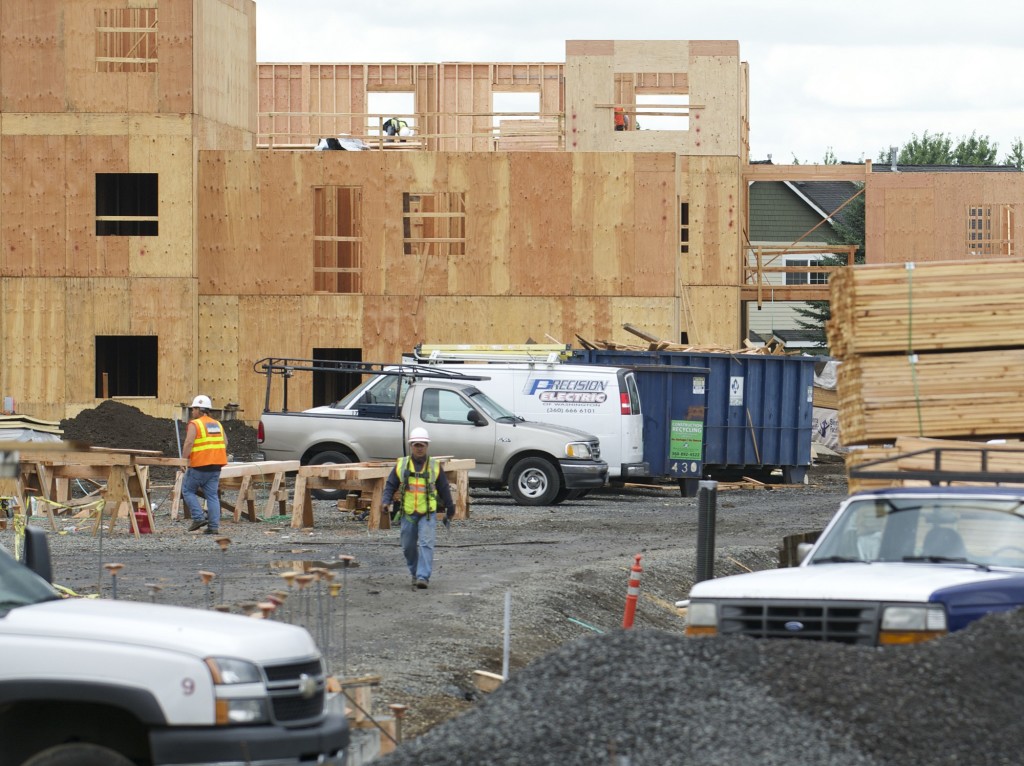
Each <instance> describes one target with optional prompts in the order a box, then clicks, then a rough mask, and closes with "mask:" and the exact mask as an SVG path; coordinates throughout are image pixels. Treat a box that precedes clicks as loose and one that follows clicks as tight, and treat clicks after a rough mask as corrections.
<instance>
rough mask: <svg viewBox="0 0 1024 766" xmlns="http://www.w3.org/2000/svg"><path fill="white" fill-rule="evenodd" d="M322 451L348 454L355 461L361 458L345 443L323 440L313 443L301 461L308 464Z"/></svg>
mask: <svg viewBox="0 0 1024 766" xmlns="http://www.w3.org/2000/svg"><path fill="white" fill-rule="evenodd" d="M321 452H340V453H342V454H343V455H347V456H348V457H349V459H351V460H352V462H353V463H358V462H359V458H358V457H357V456H356V453H355V452H353V451H352V450H351V449H350V448H349V447H346V446H345V445H344V444H333V443H331V442H321V443H320V444H315V445H313V446H312V447H310V448H309V449H308V450H306V452H305V454H303V456H302V459H301V460H300V461H299V462H300V463H302V465H308V464H309V461H310V460H312V459H313V458H314V457H315V456H316V455H319V454H320V453H321Z"/></svg>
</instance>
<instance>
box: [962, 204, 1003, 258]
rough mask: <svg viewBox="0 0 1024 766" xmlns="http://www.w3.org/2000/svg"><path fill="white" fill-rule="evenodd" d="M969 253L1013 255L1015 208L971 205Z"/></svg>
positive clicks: (968, 230) (968, 234)
mask: <svg viewBox="0 0 1024 766" xmlns="http://www.w3.org/2000/svg"><path fill="white" fill-rule="evenodd" d="M967 252H968V253H970V254H971V255H1013V206H1012V205H1003V204H994V205H988V204H980V205H970V206H969V207H968V208H967Z"/></svg>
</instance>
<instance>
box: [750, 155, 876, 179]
mask: <svg viewBox="0 0 1024 766" xmlns="http://www.w3.org/2000/svg"><path fill="white" fill-rule="evenodd" d="M870 174H871V160H866V161H865V162H864V164H863V165H747V166H746V167H745V168H744V169H743V180H744V181H748V182H749V181H864V180H866V179H867V177H868V176H869V175H870Z"/></svg>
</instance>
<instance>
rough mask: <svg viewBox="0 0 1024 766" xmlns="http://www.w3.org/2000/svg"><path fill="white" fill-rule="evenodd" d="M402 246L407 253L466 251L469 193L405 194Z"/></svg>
mask: <svg viewBox="0 0 1024 766" xmlns="http://www.w3.org/2000/svg"><path fill="white" fill-rule="evenodd" d="M402 246H403V249H404V252H405V254H406V255H440V256H443V257H450V256H453V255H465V254H466V195H465V193H464V192H424V193H421V194H413V193H410V192H405V193H404V194H402Z"/></svg>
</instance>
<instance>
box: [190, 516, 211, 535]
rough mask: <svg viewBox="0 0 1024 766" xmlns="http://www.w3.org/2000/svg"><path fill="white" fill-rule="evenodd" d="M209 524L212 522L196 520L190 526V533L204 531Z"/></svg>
mask: <svg viewBox="0 0 1024 766" xmlns="http://www.w3.org/2000/svg"><path fill="white" fill-rule="evenodd" d="M209 523H210V522H208V521H207V520H206V519H197V520H194V521H193V522H192V523H191V524H189V525H188V531H189V532H195V531H197V530H200V529H202V528H203V527H205V526H206V525H207V524H209Z"/></svg>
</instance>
